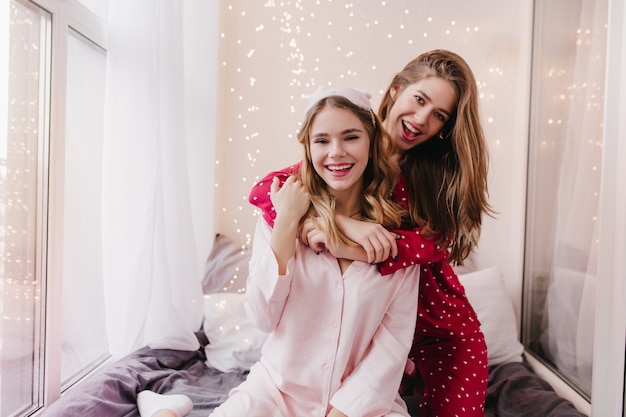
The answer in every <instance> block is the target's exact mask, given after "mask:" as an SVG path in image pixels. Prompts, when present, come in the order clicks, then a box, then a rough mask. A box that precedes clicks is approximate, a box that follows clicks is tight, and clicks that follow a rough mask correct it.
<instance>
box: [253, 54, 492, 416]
mask: <svg viewBox="0 0 626 417" xmlns="http://www.w3.org/2000/svg"><path fill="white" fill-rule="evenodd" d="M478 113H479V112H478V92H477V87H476V81H475V79H474V76H473V74H472V72H471V69H470V68H469V66H468V65H467V63H466V62H465V61H464V60H463V59H462V58H461V57H460V56H458V55H456V54H454V53H452V52H449V51H445V50H435V51H430V52H426V53H424V54H422V55H420V56H418V57H417V58H415V59H414V60H412V61H411V62H409V63H408V64H407V65H406V66H405V68H404V69H403V70H402V71H401V72H399V73H398V74H396V76H395V77H394V78H393V80H392V82H391V84H390V86H389V87H388V88H387V91H386V92H385V95H384V97H383V99H382V102H381V106H380V110H379V115H380V117H381V120H383V121H384V127H385V129H386V130H387V132H388V133H389V135H390V138H391V140H392V141H393V144H394V145H395V156H396V158H397V161H398V163H399V165H400V167H401V170H402V177H401V178H399V180H398V182H397V184H396V187H395V190H394V195H393V199H394V200H395V201H397V202H398V203H400V204H402V205H404V206H405V208H407V210H408V212H409V214H410V219H411V221H412V223H413V224H415V225H418V226H419V227H417V228H415V229H413V230H409V231H407V230H393V231H386V230H384V229H382V227H380V225H374V224H371V223H362V222H357V221H356V220H352V219H350V218H337V219H336V220H337V223H338V225H339V226H340V227H341V228H342V230H343V231H344V233H345V234H346V235H347V236H349V237H350V238H351V239H352V240H354V241H355V242H356V243H357V244H359V245H360V248H359V250H360V252H359V255H357V254H355V255H354V256H353V257H354V258H355V259H359V260H365V259H366V260H368V261H369V262H376V263H379V266H380V271H381V273H382V274H383V275H386V274H389V273H391V272H392V271H394V270H397V269H399V268H404V267H406V266H408V265H414V264H420V265H422V268H421V275H420V283H419V289H420V292H419V303H418V311H417V326H416V330H415V337H414V340H413V345H412V348H411V351H410V355H409V360H408V361H407V367H406V370H405V377H404V379H403V383H402V386H401V387H400V390H401V392H402V394H403V395H405V396H408V397H409V398H411V397H413V398H415V399H417V401H418V402H419V404H418V409H419V410H418V411H417V414H416V415H419V416H420V417H425V416H436V417H448V416H463V417H471V416H483V415H484V401H485V396H486V388H487V376H488V369H487V366H488V364H487V347H486V344H485V340H484V335H483V333H482V332H481V330H480V323H479V321H478V319H477V316H476V313H475V312H474V310H473V308H472V306H471V305H470V304H469V301H468V300H467V297H466V296H465V290H464V288H463V286H462V285H461V284H460V282H459V280H458V277H457V276H456V274H455V273H454V271H453V269H452V264H453V263H456V264H461V263H462V262H463V260H464V259H465V258H466V257H467V256H468V255H469V253H470V252H471V251H472V250H473V248H474V247H475V246H476V244H477V241H478V238H479V235H480V229H481V224H482V215H483V214H489V213H490V212H491V209H490V207H489V204H488V202H487V160H488V152H487V145H486V142H485V139H484V136H483V132H482V128H481V126H480V122H479V118H478ZM418 145H419V146H418ZM297 169H299V164H296V165H294V166H292V167H289V168H286V169H284V170H281V171H276V172H273V173H270V174H269V175H267V176H266V177H265V178H264V179H263V180H261V181H259V182H258V183H257V184H256V185H255V187H254V188H253V189H252V191H251V193H250V197H249V200H250V202H251V203H252V204H254V205H255V206H257V207H259V208H260V209H261V210H262V212H263V216H264V217H265V219H266V220H267V221H268V223H269V224H270V225H271V224H273V218H274V211H273V208H272V203H271V201H270V199H269V189H270V185H271V182H272V178H273V177H278V178H279V179H280V181H281V183H282V182H283V181H284V180H285V179H286V178H287V177H289V175H291V174H292V173H293V172H295V171H296V170H297ZM311 225H312V222H308V223H307V224H305V229H304V230H303V239H304V240H307V237H308V236H314V235H315V234H314V229H312V227H313V226H311ZM310 233H311V234H310ZM396 239H397V240H396ZM308 243H309V244H311V247H312V248H313V249H316V250H320V249H321V247H319V246H317V245H316V242H315V241H314V238H311V239H308ZM407 403H409V404H410V401H407ZM409 408H411V406H409Z"/></svg>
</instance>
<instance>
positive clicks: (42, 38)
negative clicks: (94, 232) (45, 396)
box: [0, 1, 51, 416]
mask: <svg viewBox="0 0 626 417" xmlns="http://www.w3.org/2000/svg"><path fill="white" fill-rule="evenodd" d="M50 24H51V16H50V14H49V13H48V12H46V11H45V10H42V9H40V8H39V7H36V6H34V5H32V4H30V3H28V2H22V1H11V7H10V26H8V27H10V29H9V30H10V36H9V49H8V53H9V62H8V68H7V73H8V79H9V85H8V90H7V93H6V94H5V95H4V97H2V99H3V100H4V102H5V103H7V108H6V109H7V118H6V120H7V125H6V126H4V127H5V128H6V130H4V131H3V132H2V136H0V138H1V139H0V187H1V188H0V219H1V222H0V259H1V263H0V290H1V291H0V293H1V294H2V298H1V299H0V311H1V312H2V321H1V322H0V360H1V364H2V365H1V371H2V372H0V387H1V388H0V389H1V393H2V405H1V409H0V414H2V415H6V416H12V415H18V414H21V413H24V412H27V411H29V410H32V409H34V408H35V407H37V406H38V405H39V404H40V402H41V396H42V392H41V380H42V374H41V372H42V369H43V368H42V365H43V346H44V344H43V339H42V328H43V324H44V321H43V315H42V311H43V307H44V301H45V296H44V292H43V289H44V288H45V273H44V271H45V264H44V262H45V243H46V233H45V231H46V209H47V203H46V201H47V189H46V186H45V184H46V179H47V172H46V166H47V163H46V160H47V158H48V155H47V144H48V126H49V120H48V119H47V114H48V111H47V110H48V104H49V97H50V83H49V78H50V66H49V65H50V62H49V57H50V37H51V36H50V35H51V25H50Z"/></svg>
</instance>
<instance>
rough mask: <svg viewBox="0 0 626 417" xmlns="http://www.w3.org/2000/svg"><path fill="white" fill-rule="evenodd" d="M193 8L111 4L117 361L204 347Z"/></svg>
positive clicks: (107, 267) (109, 221)
mask: <svg viewBox="0 0 626 417" xmlns="http://www.w3.org/2000/svg"><path fill="white" fill-rule="evenodd" d="M183 3H184V2H179V1H171V0H133V1H127V0H112V1H111V3H110V11H109V29H110V31H109V33H110V36H109V39H108V41H109V43H108V51H107V86H106V92H107V99H106V123H105V125H106V130H105V140H104V142H105V144H104V162H103V163H104V184H103V189H104V196H103V201H104V207H103V219H104V220H103V223H104V224H103V230H104V274H105V292H106V294H105V295H106V308H107V326H108V333H109V340H110V349H111V352H112V353H113V355H114V356H119V355H123V354H125V353H127V352H129V351H131V350H133V349H136V348H139V347H142V346H145V345H146V344H149V345H150V346H151V347H153V348H170V349H182V350H194V349H197V348H198V342H197V340H196V338H195V335H194V332H195V331H197V330H198V329H199V328H200V325H201V320H202V289H201V283H200V275H201V272H200V271H199V268H198V265H199V262H198V259H197V251H196V247H195V245H196V244H195V240H194V231H193V227H192V225H193V222H192V210H191V202H190V201H191V197H190V188H189V178H188V177H189V175H188V164H187V160H186V158H187V146H188V145H187V143H186V136H185V128H184V125H185V114H184V94H183V92H184V76H183V75H184V67H183V65H184V60H183ZM207 186H208V184H207ZM70 221H71V220H70Z"/></svg>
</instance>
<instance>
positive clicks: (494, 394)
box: [43, 347, 584, 417]
mask: <svg viewBox="0 0 626 417" xmlns="http://www.w3.org/2000/svg"><path fill="white" fill-rule="evenodd" d="M205 359H206V357H205V356H204V349H200V350H198V351H195V352H185V351H176V350H152V349H150V348H147V347H145V348H142V349H139V350H138V351H136V352H134V353H132V354H130V355H128V356H127V357H125V358H123V359H121V360H119V361H117V362H115V363H113V364H111V365H109V366H108V367H106V368H104V369H102V370H101V371H100V372H98V373H97V374H95V375H93V376H92V377H90V378H89V379H88V380H87V381H84V382H83V383H81V384H80V385H79V386H77V387H75V388H73V389H72V390H70V391H69V392H68V393H67V394H65V395H64V396H63V397H62V398H61V399H60V400H59V401H57V402H55V403H54V404H53V405H52V406H51V407H49V408H48V409H47V410H46V411H45V412H44V413H43V417H138V416H139V412H138V411H137V407H136V402H135V401H136V396H137V393H139V392H140V391H142V390H144V389H149V390H152V391H155V392H159V393H172V394H174V393H175V394H186V395H188V396H189V397H190V398H191V399H192V401H193V403H194V409H193V411H192V413H191V414H190V416H191V417H201V416H202V417H206V416H208V414H209V413H210V412H211V410H213V409H214V408H215V407H217V406H218V405H219V404H220V403H221V402H222V401H224V400H225V398H226V395H227V393H228V391H229V390H230V389H231V388H232V387H234V386H236V385H238V384H239V383H240V382H241V381H243V380H244V379H245V373H222V372H219V371H217V370H215V369H212V368H209V367H207V366H206V365H205V363H204V362H205ZM413 400H415V399H413ZM409 402H410V400H409ZM485 416H486V417H496V416H498V417H522V416H524V417H564V416H567V417H579V416H584V414H582V413H580V412H578V411H577V410H576V408H575V407H574V406H573V405H572V404H571V403H570V402H569V401H567V400H565V399H563V398H560V397H559V396H558V395H557V394H556V393H555V392H554V391H553V390H552V388H551V387H550V385H548V383H547V382H545V381H544V380H542V379H541V378H539V377H538V376H537V375H536V374H535V373H533V371H532V370H531V369H530V367H529V366H528V365H527V364H525V363H519V362H514V363H505V364H501V365H498V366H495V367H492V368H491V369H490V371H489V387H488V393H487V400H486V412H485ZM267 417H271V416H267Z"/></svg>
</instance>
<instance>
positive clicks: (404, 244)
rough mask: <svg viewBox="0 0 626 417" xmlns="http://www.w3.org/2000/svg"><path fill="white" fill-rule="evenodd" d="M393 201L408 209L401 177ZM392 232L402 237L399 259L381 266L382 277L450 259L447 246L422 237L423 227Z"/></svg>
mask: <svg viewBox="0 0 626 417" xmlns="http://www.w3.org/2000/svg"><path fill="white" fill-rule="evenodd" d="M393 199H394V201H396V202H397V203H398V204H400V205H401V206H402V207H404V208H405V209H406V208H408V205H409V194H408V191H407V189H406V182H405V180H404V177H400V180H399V181H398V183H397V184H396V186H395V188H394V191H393ZM392 232H394V233H396V234H397V235H399V236H401V238H400V239H398V241H397V244H398V258H397V259H396V260H393V259H391V258H389V259H387V260H386V261H384V262H382V263H381V264H380V265H379V269H380V273H381V274H382V275H388V274H391V273H393V272H395V271H397V270H400V269H402V268H406V267H407V266H411V265H415V264H419V265H424V264H430V263H434V262H440V261H442V260H445V259H447V257H448V247H447V245H437V244H436V243H435V240H436V239H435V238H427V237H425V236H422V234H421V232H422V228H421V227H417V228H415V229H412V230H392Z"/></svg>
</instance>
